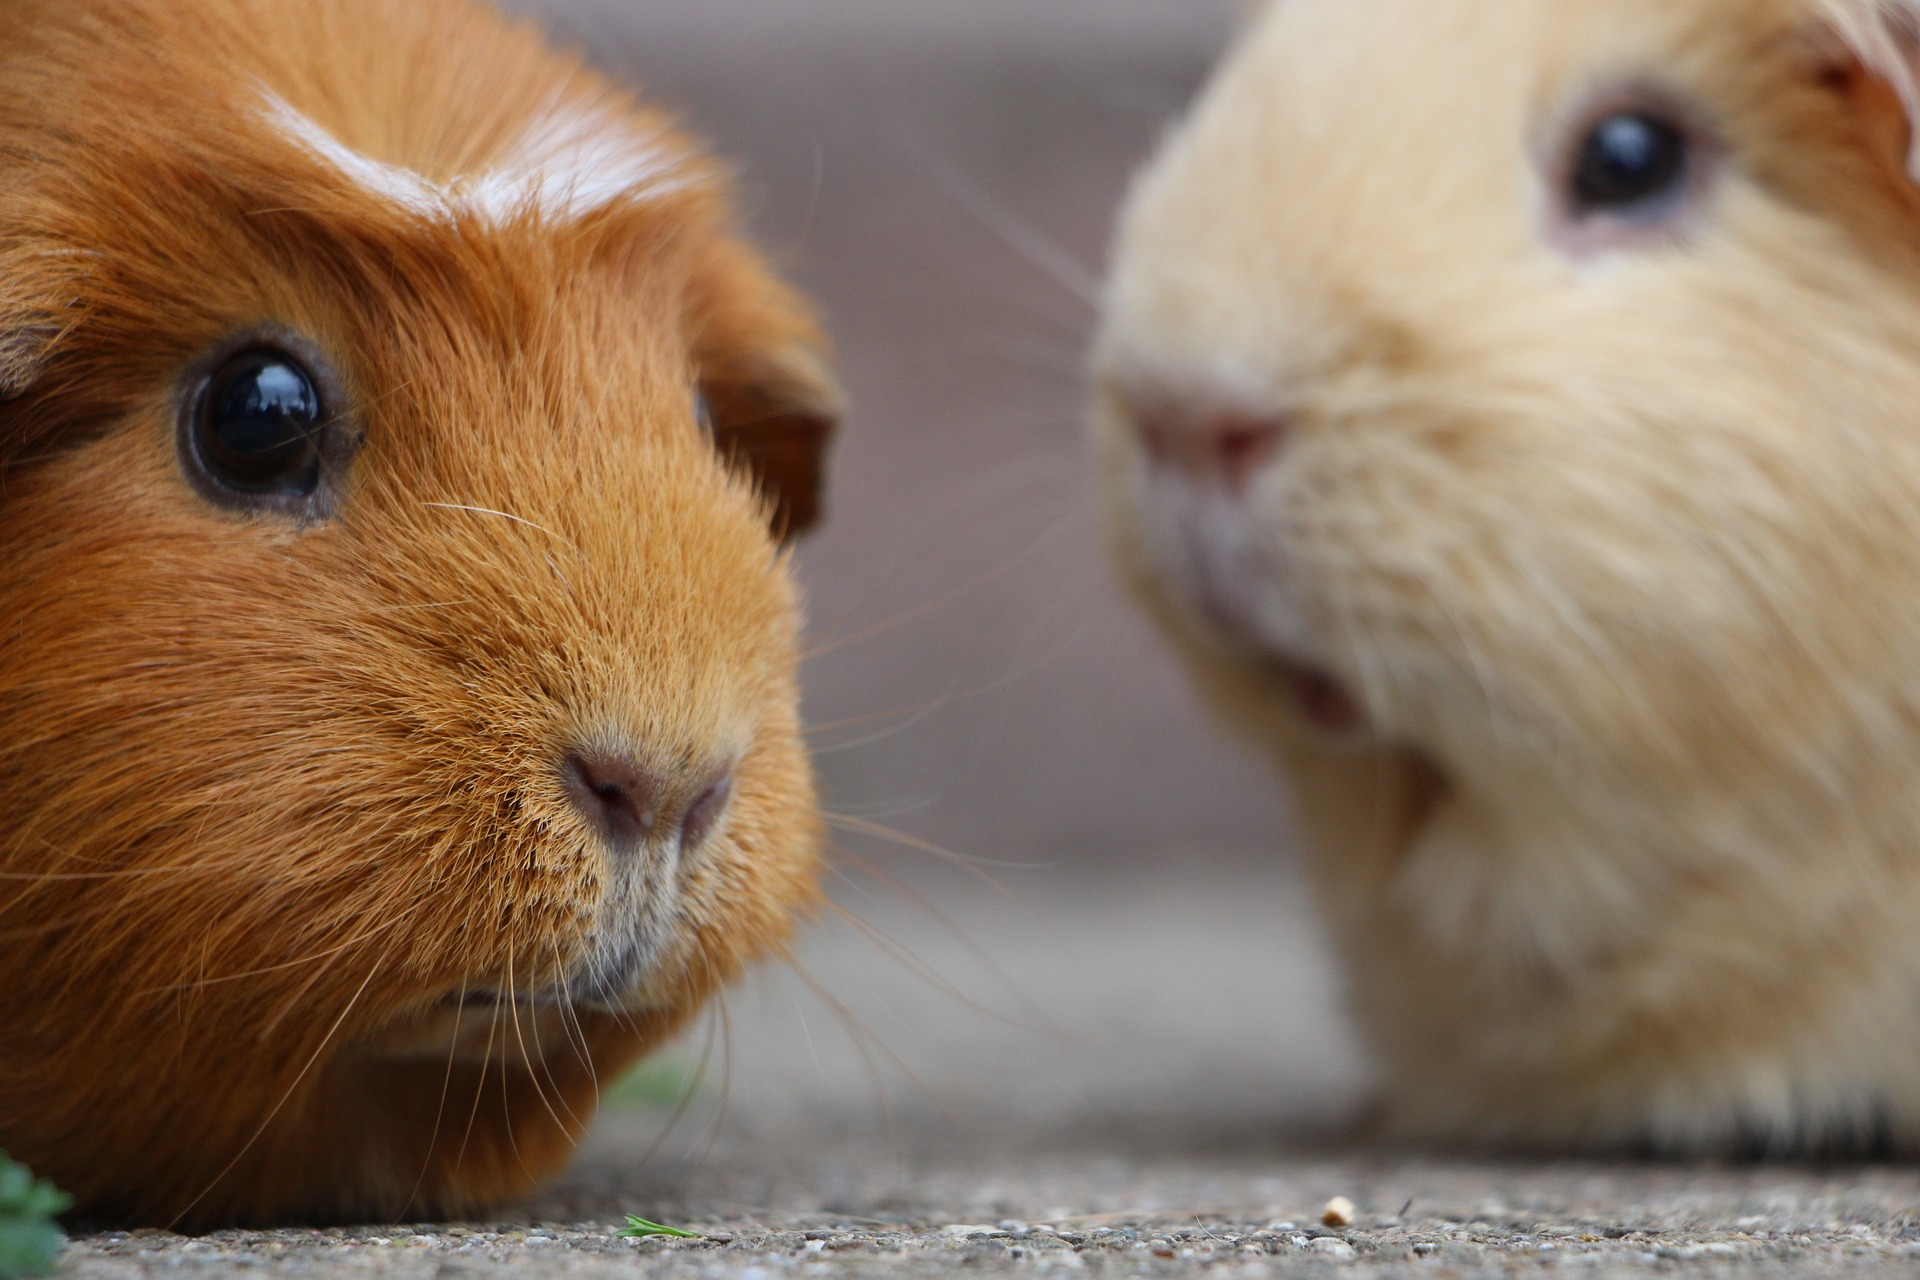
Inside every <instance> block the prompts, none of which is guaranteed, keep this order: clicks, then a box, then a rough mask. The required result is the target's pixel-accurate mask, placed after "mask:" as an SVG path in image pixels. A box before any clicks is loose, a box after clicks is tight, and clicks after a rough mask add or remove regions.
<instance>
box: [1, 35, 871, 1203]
mask: <svg viewBox="0 0 1920 1280" xmlns="http://www.w3.org/2000/svg"><path fill="white" fill-rule="evenodd" d="M0 50H4V53H0V381H3V382H4V387H5V399H4V401H0V609H4V612H5V615H6V618H7V621H6V624H5V637H4V641H3V642H0V815H4V816H0V973H4V974H5V981H4V982H3V983H0V1148H4V1149H6V1150H7V1151H9V1152H10V1153H11V1154H12V1155H13V1156H14V1157H16V1158H17V1159H20V1160H22V1161H24V1162H26V1163H27V1164H29V1165H30V1166H32V1167H33V1168H34V1169H35V1170H36V1171H37V1172H39V1173H41V1174H43V1175H45V1176H47V1177H50V1178H52V1179H54V1180H56V1181H58V1182H59V1183H60V1184H62V1185H63V1186H64V1187H66V1188H67V1189H68V1190H70V1191H72V1192H73V1193H74V1194H75V1195H76V1196H77V1197H78V1200H79V1204H80V1211H81V1212H82V1213H84V1214H87V1215H89V1216H95V1217H107V1218H114V1219H119V1220H124V1221H133V1222H144V1223H152V1224H169V1223H184V1224H191V1225H208V1224H216V1223H249V1222H271V1221H292V1220H299V1221H309V1222H312V1221H321V1220H338V1219H346V1218H358V1219H378V1218H391V1217H393V1216H395V1215H400V1214H403V1213H404V1214H411V1215H414V1216H442V1215H461V1214H469V1213H473V1212H476V1211H478V1210H480V1209H481V1208H482V1207H484V1206H487V1205H489V1204H492V1203H494V1202H497V1201H499V1200H501V1199H502V1198H503V1197H507V1196H510V1195H512V1194H514V1193H516V1192H518V1191H520V1190H521V1189H523V1188H525V1187H527V1186H528V1185H529V1184H530V1183H531V1182H532V1181H533V1180H534V1179H536V1178H538V1177H540V1176H541V1175H542V1174H544V1173H546V1172H548V1171H550V1170H552V1169H554V1168H555V1167H556V1166H557V1165H558V1164H559V1163H560V1162H561V1161H563V1160H564V1159H565V1157H566V1155H567V1152H568V1150H569V1148H570V1145H571V1143H572V1142H573V1140H574V1138H575V1137H576V1135H577V1134H578V1132H579V1131H580V1129H581V1127H582V1126H583V1125H584V1124H585V1122H586V1120H587V1118H588V1117H589V1116H590V1115H591V1113H592V1110H593V1106H594V1102H595V1100H596V1096H597V1095H596V1082H600V1081H606V1080H608V1079H610V1078H611V1077H612V1076H613V1075H615V1074H616V1073H617V1072H619V1071H620V1070H621V1069H622V1068H623V1067H624V1066H625V1065H627V1064H628V1063H629V1062H631V1061H632V1060H633V1059H634V1058H635V1057H636V1056H637V1055H639V1054H640V1053H642V1052H644V1051H645V1050H646V1049H647V1048H648V1047H649V1046H652V1045H654V1044H657V1043H658V1042H659V1041H660V1040H661V1039H662V1038H663V1037H664V1036H667V1035H668V1034H670V1033H671V1032H673V1031H674V1030H675V1029H676V1028H677V1027H679V1026H681V1025H682V1024H683V1023H684V1022H685V1020H686V1019H687V1018H688V1016H689V1015H690V1014H691V1013H692V1012H693V1011H694V1010H695V1009H696V1008H697V1007H698V1006H699V1005H700V1003H701V1001H702V999H703V998H704V997H705V996H707V995H708V994H709V993H710V992H712V991H713V990H714V989H715V988H716V987H717V986H718V985H719V984H721V983H723V982H725V981H726V980H727V979H728V978H729V977H730V976H731V975H733V974H734V973H735V972H736V971H738V970H739V969H740V967H741V966H742V964H743V963H745V962H746V961H748V960H749V959H751V958H752V957H754V956H755V955H757V954H760V953H762V952H766V951H768V950H769V949H770V948H778V947H779V946H780V945H781V944H782V942H783V940H784V939H785V938H786V936H787V934H788V930H789V925H790V922H791V920H792V918H793V916H794V914H795V912H796V909H798V908H801V907H803V906H805V904H806V903H807V902H808V900H809V898H810V896H811V895H812V894H813V892H814V890H813V888H812V883H813V881H812V876H813V871H814V866H815V861H816V858H817V856H818V843H819V831H818V817H817V812H816V805H815V798H814V794H813V784H812V781H811V773H810V770H809V766H808V763H807V760H806V757H805V755H804V752H803V749H802V743H801V739H800V736H799V733H798V727H797V721H798V712H797V705H796V703H797V700H796V688H795V666H796V658H797V647H796V631H797V626H798V622H797V608H796V599H795V592H794V588H793V586H792V584H791V582H790V580H789V574H788V563H787V556H786V555H785V553H784V552H783V550H782V546H783V541H784V539H785V538H786V537H787V536H788V535H791V534H793V533H795V532H797V531H799V530H800V529H801V528H802V527H803V526H804V525H806V524H807V523H808V521H809V520H810V519H811V518H812V516H813V513H814V509H815V501H816V486H817V482H818V474H819V467H820V462H821V450H822V447H823V443H824V440H825V436H826V434H827V431H828V428H829V425H830V419H831V415H832V411H833V407H834V397H835V392H834V389H833V386H832V383H831V381H830V379H829V377H828V375H827V373H826V372H825V365H824V355H823V351H822V348H821V344H820V341H819V339H818V337H817V335H816V331H815V329H814V327H813V324H812V322H811V320H810V318H809V314H808V312H807V310H806V308H805V307H804V306H803V305H802V304H801V303H800V301H799V300H798V299H797V298H796V297H795V296H794V295H793V294H792V293H790V292H789V291H788V290H787V289H786V288H785V287H784V286H783V285H781V284H780V283H778V282H777V281H776V280H775V279H774V278H773V277H772V276H771V275H770V274H769V272H768V271H767V269H766V268H765V267H764V266H763V264H762V262H761V261H760V259H759V258H757V257H756V256H755V254H754V253H753V252H752V251H751V250H750V249H748V248H747V247H746V246H745V244H743V242H742V241H741V240H740V239H739V238H738V237H737V235H736V228H735V221H734V219H733V217H732V215H731V214H730V212H729V208H728V203H727V195H726V190H725V183H724V181H723V180H722V178H721V176H720V174H719V173H718V172H717V170H716V167H715V166H714V165H713V164H712V163H711V162H710V161H708V160H706V159H705V158H703V157H702V155H701V154H700V153H699V152H698V151H697V150H696V149H695V148H694V146H693V145H692V144H691V143H690V142H689V141H688V140H687V139H686V138H684V137H682V136H681V135H680V134H678V133H676V132H675V131H674V130H673V128H672V127H671V126H670V124H669V122H668V121H667V120H666V119H665V118H664V117H662V116H661V115H659V114H656V113H655V112H652V111H649V110H646V109H644V108H642V107H640V106H638V105H636V104H635V103H634V102H632V101H631V100H630V99H629V98H628V97H627V96H626V95H624V94H623V93H621V92H620V91H618V90H616V89H614V88H613V87H611V86H609V85H608V84H606V83H605V82H603V81H602V80H600V79H599V78H598V77H596V76H595V75H593V74H592V73H590V72H589V71H587V70H586V69H584V68H583V66H582V65H581V64H580V63H579V62H577V61H576V60H574V59H572V58H569V57H565V56H561V55H558V54H556V53H554V52H552V51H550V50H549V49H547V48H546V47H545V46H544V45H543V44H542V43H541V41H540V40H539V39H538V38H537V37H536V36H535V35H534V34H533V33H532V32H531V31H528V30H525V29H522V28H519V27H516V26H512V25H509V24H507V23H506V22H504V21H502V20H501V19H499V18H497V17H494V16H491V15H489V14H488V13H485V12H483V11H481V10H479V9H477V8H474V7H471V6H470V5H468V4H467V3H464V2H463V0H18V2H17V3H11V4H8V5H6V6H5V9H4V12H3V13H0Z"/></svg>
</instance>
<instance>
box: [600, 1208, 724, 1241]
mask: <svg viewBox="0 0 1920 1280" xmlns="http://www.w3.org/2000/svg"><path fill="white" fill-rule="evenodd" d="M613 1234H614V1235H616V1236H619V1237H620V1238H621V1239H622V1240H645V1239H646V1238H647V1237H648V1236H672V1237H673V1238H674V1239H675V1240H700V1239H704V1237H703V1236H701V1234H700V1233H699V1232H698V1231H682V1230H681V1229H680V1228H678V1227H667V1226H662V1225H661V1224H660V1223H658V1222H648V1221H647V1220H646V1219H645V1218H641V1217H637V1216H635V1215H634V1214H631V1213H630V1214H628V1215H627V1225H626V1226H624V1227H622V1228H620V1230H618V1231H616V1232H614V1233H613Z"/></svg>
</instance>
